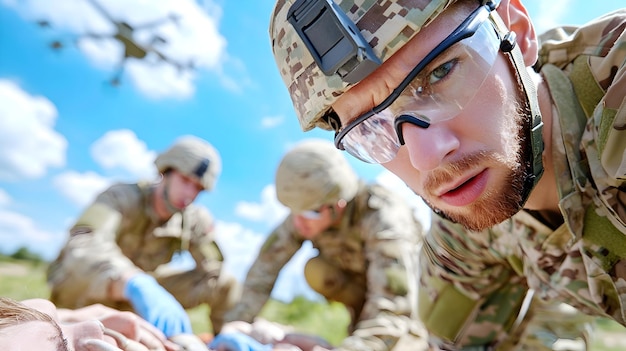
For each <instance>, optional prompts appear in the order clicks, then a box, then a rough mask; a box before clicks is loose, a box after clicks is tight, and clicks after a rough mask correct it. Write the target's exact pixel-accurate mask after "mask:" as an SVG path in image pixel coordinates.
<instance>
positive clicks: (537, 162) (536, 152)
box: [491, 11, 544, 210]
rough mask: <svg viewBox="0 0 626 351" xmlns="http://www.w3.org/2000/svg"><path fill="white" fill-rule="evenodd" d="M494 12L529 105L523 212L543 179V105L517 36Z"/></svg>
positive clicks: (503, 45) (503, 43) (492, 16)
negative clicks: (516, 39)
mask: <svg viewBox="0 0 626 351" xmlns="http://www.w3.org/2000/svg"><path fill="white" fill-rule="evenodd" d="M494 12H495V11H493V12H492V15H491V18H492V19H493V21H494V23H495V25H496V27H497V29H498V33H499V35H502V33H506V34H504V36H503V37H502V38H501V43H500V50H502V52H504V53H505V54H506V55H505V56H507V57H508V58H509V61H510V63H511V65H512V66H513V68H514V70H515V72H516V77H517V81H518V84H519V86H520V87H521V89H522V91H523V93H524V98H525V100H526V103H527V107H528V109H529V111H530V119H529V120H527V121H526V123H525V125H524V128H525V129H526V136H527V137H528V139H529V140H530V142H529V143H526V145H527V147H528V150H527V151H526V153H525V154H526V155H527V157H528V159H527V160H524V163H525V165H524V166H525V168H526V172H525V177H524V189H523V192H522V194H521V195H522V196H521V201H520V204H519V208H520V210H521V209H522V208H523V207H524V204H525V203H526V201H527V200H528V197H529V196H530V193H531V191H532V190H533V188H534V187H535V185H537V183H538V182H539V179H541V176H542V175H543V162H542V154H543V148H544V145H543V134H542V132H543V121H542V119H541V111H540V110H539V101H538V97H537V88H536V87H535V83H534V82H533V80H532V78H531V77H530V74H528V71H527V68H526V65H525V64H524V57H523V56H522V52H521V50H520V49H519V47H518V46H517V45H516V42H515V32H512V31H509V30H508V28H507V27H506V26H505V24H504V23H503V22H502V19H501V18H500V16H498V15H494Z"/></svg>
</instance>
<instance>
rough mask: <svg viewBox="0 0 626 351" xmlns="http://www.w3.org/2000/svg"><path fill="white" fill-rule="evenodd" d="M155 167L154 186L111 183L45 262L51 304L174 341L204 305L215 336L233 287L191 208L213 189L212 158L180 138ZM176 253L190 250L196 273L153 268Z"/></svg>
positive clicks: (215, 164)
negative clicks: (114, 316) (125, 316)
mask: <svg viewBox="0 0 626 351" xmlns="http://www.w3.org/2000/svg"><path fill="white" fill-rule="evenodd" d="M155 164H156V167H157V169H158V171H159V172H160V173H161V176H162V177H161V179H160V180H159V181H158V182H139V183H136V184H115V185H113V186H111V187H110V188H109V189H107V190H105V191H104V192H103V193H101V194H100V195H98V197H97V198H96V199H95V201H94V202H93V203H92V204H91V205H90V206H89V207H87V209H85V210H84V212H83V213H82V214H81V216H80V217H79V218H78V220H77V221H76V223H75V224H74V226H73V227H72V228H71V229H70V237H69V238H68V240H67V243H66V244H65V247H64V248H63V249H62V250H61V252H60V254H59V256H58V258H57V259H56V260H55V261H54V262H52V263H51V264H50V267H49V270H48V283H49V284H50V286H51V289H52V292H51V301H52V302H53V303H54V304H56V305H57V306H58V307H61V308H71V309H74V308H79V307H84V306H88V305H91V304H96V303H100V304H103V305H105V306H109V307H112V308H115V309H118V310H134V311H135V312H136V313H137V314H139V315H140V316H141V317H143V318H144V319H146V320H147V321H148V322H150V323H152V324H153V325H155V326H156V327H157V328H158V329H159V330H161V331H162V332H163V333H164V334H165V336H167V337H168V338H171V339H177V340H185V337H184V335H190V334H192V332H193V331H192V329H191V323H190V320H189V317H188V315H187V313H186V311H185V308H191V307H195V306H198V305H200V304H203V303H206V304H208V305H209V306H210V308H211V312H210V320H211V323H212V326H213V329H214V331H215V332H216V333H217V332H219V330H220V328H221V326H222V324H223V314H224V312H225V311H226V310H228V309H229V308H230V307H231V306H232V305H233V304H234V302H235V301H236V300H237V299H238V297H239V287H238V284H237V282H236V280H235V279H234V278H233V277H230V276H228V275H226V274H224V273H222V271H221V268H222V261H223V257H222V255H221V251H220V249H219V247H218V246H217V244H216V242H215V241H214V236H215V233H214V220H213V218H212V216H211V215H210V213H209V212H208V210H207V209H205V208H203V207H200V206H195V205H193V204H192V202H193V201H194V200H195V198H196V196H197V195H198V193H200V192H201V191H203V190H206V191H210V190H211V189H212V188H213V186H214V185H215V182H216V180H217V178H218V176H219V174H220V171H221V160H220V158H219V154H218V153H217V151H216V150H215V149H214V148H213V146H212V145H210V144H209V143H208V142H206V141H205V140H202V139H199V138H196V137H193V136H186V137H182V138H180V139H179V140H177V141H176V142H175V143H174V144H173V145H171V147H170V148H169V149H168V150H166V151H165V152H163V153H161V154H159V155H158V156H157V158H156V160H155ZM181 250H187V251H189V253H190V254H191V256H192V257H193V258H194V260H195V264H196V266H195V268H193V269H192V270H188V271H172V270H162V269H158V270H157V268H158V267H159V266H160V265H162V264H166V263H168V262H170V261H171V259H172V257H173V255H174V254H175V253H176V252H178V251H181ZM181 335H183V336H181Z"/></svg>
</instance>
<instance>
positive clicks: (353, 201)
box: [215, 139, 426, 351]
mask: <svg viewBox="0 0 626 351" xmlns="http://www.w3.org/2000/svg"><path fill="white" fill-rule="evenodd" d="M276 195H277V197H278V200H279V201H280V202H281V203H282V204H284V205H285V206H287V207H288V208H289V209H290V210H291V213H290V214H289V216H287V217H286V219H285V220H284V221H283V222H282V223H281V224H280V225H278V227H276V228H275V229H274V230H273V231H272V233H271V234H270V235H269V236H268V238H267V240H266V241H265V243H264V244H263V245H262V247H261V249H260V251H259V254H258V256H257V258H256V260H255V261H254V263H253V264H252V266H251V267H250V270H249V271H248V274H247V277H246V280H245V283H244V288H243V294H242V299H241V301H240V302H239V303H238V304H237V305H236V306H235V308H234V309H233V310H231V311H229V312H228V313H227V315H226V320H227V321H244V322H252V321H253V320H254V318H255V317H256V316H257V315H258V313H259V312H260V311H261V308H262V307H263V306H264V305H265V303H266V302H267V300H268V299H269V297H270V293H271V291H272V288H273V287H274V283H275V282H276V279H277V277H278V274H279V273H280V271H281V269H282V268H283V266H284V265H285V264H286V263H287V261H289V259H290V258H291V257H292V256H293V255H294V254H295V253H296V252H297V251H298V250H299V249H300V248H301V246H302V244H303V243H304V242H305V241H307V240H308V241H311V243H312V244H313V247H314V248H316V249H317V250H318V251H319V255H318V256H317V257H314V258H312V259H310V260H309V261H308V262H307V264H306V266H305V268H304V272H303V273H304V276H305V278H306V280H307V282H308V284H309V285H310V286H311V288H312V289H313V290H315V291H317V292H318V293H320V294H321V295H322V296H324V297H325V298H326V299H328V300H329V301H338V302H341V303H342V304H344V305H345V306H346V308H347V309H348V311H349V313H350V317H351V323H350V325H349V327H348V328H349V330H348V334H349V336H348V337H347V338H346V339H345V340H344V341H343V342H342V343H341V345H339V346H338V347H337V348H334V350H371V351H383V350H390V349H393V347H394V345H396V343H397V342H398V340H399V339H400V337H401V336H403V335H404V336H405V337H407V338H410V337H411V335H412V333H414V336H413V339H414V341H415V343H412V344H411V348H410V350H424V349H425V347H426V343H425V340H424V339H423V338H421V335H420V334H419V333H420V331H421V330H422V329H420V328H419V326H418V325H417V323H416V322H415V321H414V320H411V315H412V314H414V313H415V310H414V307H415V301H414V298H415V296H416V295H415V294H416V291H415V290H414V289H415V287H416V285H417V281H416V277H417V274H416V272H415V269H416V262H415V261H416V251H417V243H418V242H419V240H420V236H421V234H422V228H421V226H420V224H419V222H417V220H416V219H415V217H414V214H413V209H412V208H411V207H410V206H409V205H408V204H407V203H406V202H405V201H404V200H403V199H402V198H401V197H400V196H399V195H396V194H393V193H392V192H390V191H389V190H387V189H385V188H383V187H382V186H380V185H375V184H371V185H370V184H365V183H364V182H363V181H361V180H360V179H359V178H358V177H357V175H356V174H355V172H354V171H353V170H352V168H351V167H350V165H349V164H348V162H347V160H346V159H345V158H344V157H343V155H342V154H341V153H340V152H339V151H338V150H336V149H335V147H334V146H333V145H332V143H330V142H327V141H323V140H316V139H310V140H305V141H303V142H301V143H300V144H298V145H296V146H295V147H294V148H293V149H291V150H290V151H289V152H287V153H286V154H285V155H284V157H283V159H282V160H281V162H280V164H279V166H278V169H277V171H276ZM218 337H220V336H218ZM215 346H216V347H217V346H219V345H215ZM327 347H329V345H325V344H320V345H318V348H317V349H316V350H319V351H322V350H327ZM243 349H244V348H241V350H243ZM245 349H248V348H245ZM237 350H240V349H237Z"/></svg>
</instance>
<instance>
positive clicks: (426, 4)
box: [269, 0, 455, 131]
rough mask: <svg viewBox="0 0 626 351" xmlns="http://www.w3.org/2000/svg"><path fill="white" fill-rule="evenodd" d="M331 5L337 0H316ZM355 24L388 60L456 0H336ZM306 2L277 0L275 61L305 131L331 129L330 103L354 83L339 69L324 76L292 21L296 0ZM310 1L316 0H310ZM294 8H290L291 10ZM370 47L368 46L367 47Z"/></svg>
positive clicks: (273, 28)
mask: <svg viewBox="0 0 626 351" xmlns="http://www.w3.org/2000/svg"><path fill="white" fill-rule="evenodd" d="M317 1H318V4H322V5H324V3H326V4H332V1H333V0H317ZM334 1H335V3H336V5H337V6H339V8H340V9H341V10H342V11H343V13H345V15H347V19H349V20H350V21H352V22H353V23H354V24H355V25H356V30H358V31H359V32H360V34H361V35H362V37H363V39H364V40H365V42H367V45H366V46H368V47H371V49H373V55H375V56H376V58H377V59H378V60H379V61H382V62H384V61H386V60H387V59H388V58H390V57H391V56H392V55H393V54H394V53H395V52H396V51H398V50H399V49H400V48H402V47H403V46H404V44H406V43H407V42H408V41H409V40H410V39H411V38H412V37H413V36H414V35H415V34H417V32H419V30H420V29H421V28H422V27H424V26H426V25H427V24H428V23H430V22H431V21H432V20H433V19H434V18H435V17H437V16H438V15H439V14H440V13H441V12H443V11H444V10H445V9H446V8H448V7H449V6H450V5H451V4H452V3H454V2H455V0H411V1H407V0H379V1H373V0H334ZM302 2H303V0H278V1H277V3H276V6H275V7H274V11H273V12H272V17H271V19H270V27H269V35H270V39H271V42H272V51H273V52H274V59H275V61H276V65H277V66H278V69H279V71H280V75H281V77H282V79H283V82H284V83H285V86H286V87H287V89H288V90H289V95H290V96H291V100H292V102H293V105H294V108H295V110H296V114H297V116H298V120H299V121H300V126H301V128H302V130H304V131H308V130H310V129H313V128H314V127H320V128H322V129H326V130H330V129H332V128H331V126H330V125H329V124H328V123H327V121H326V120H325V118H323V117H324V116H325V115H326V113H327V112H328V110H329V109H330V106H331V105H332V104H333V103H335V101H336V100H337V99H338V98H339V96H341V94H342V93H344V92H345V91H347V90H348V89H349V88H350V87H351V86H352V85H354V83H356V82H353V83H347V82H344V81H343V80H342V77H341V76H340V74H339V73H337V72H335V73H334V74H331V75H325V74H324V73H323V72H322V70H321V69H320V67H319V66H318V65H317V64H316V62H315V59H314V57H313V56H312V55H311V53H310V52H309V50H308V49H307V46H306V45H305V43H304V42H303V40H302V39H301V38H300V36H299V35H298V33H297V31H296V29H295V28H294V26H293V25H292V24H291V22H290V21H289V20H288V17H290V16H291V15H292V14H293V10H291V8H292V5H294V4H295V3H298V5H299V4H300V3H302ZM309 3H311V1H309ZM329 6H330V5H329ZM290 11H291V12H290ZM368 49H369V48H368Z"/></svg>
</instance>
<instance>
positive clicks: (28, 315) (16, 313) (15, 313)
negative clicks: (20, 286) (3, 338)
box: [0, 296, 67, 351]
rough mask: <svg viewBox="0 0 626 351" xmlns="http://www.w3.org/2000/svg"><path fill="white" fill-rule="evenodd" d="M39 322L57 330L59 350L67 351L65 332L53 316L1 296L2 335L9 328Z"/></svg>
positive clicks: (0, 324)
mask: <svg viewBox="0 0 626 351" xmlns="http://www.w3.org/2000/svg"><path fill="white" fill-rule="evenodd" d="M37 321H40V322H47V323H50V324H51V325H52V326H53V327H54V328H55V330H56V331H57V333H58V336H59V343H58V344H57V349H58V350H59V351H66V350H67V343H66V341H65V338H64V337H63V332H62V331H61V327H60V326H59V324H58V323H57V321H56V320H54V318H52V316H50V315H49V314H47V313H44V312H41V311H39V310H36V309H34V308H32V307H29V306H27V305H25V304H23V303H21V302H19V301H16V300H13V299H11V298H9V297H3V296H0V334H2V333H3V331H4V329H7V328H8V327H13V326H16V325H20V324H25V323H28V322H37Z"/></svg>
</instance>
